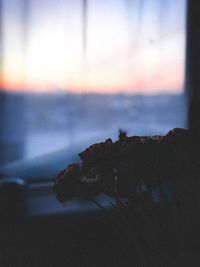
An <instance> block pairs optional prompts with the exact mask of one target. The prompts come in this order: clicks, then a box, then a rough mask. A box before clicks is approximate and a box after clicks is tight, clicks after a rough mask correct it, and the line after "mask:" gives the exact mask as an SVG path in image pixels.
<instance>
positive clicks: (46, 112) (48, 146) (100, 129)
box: [0, 92, 186, 161]
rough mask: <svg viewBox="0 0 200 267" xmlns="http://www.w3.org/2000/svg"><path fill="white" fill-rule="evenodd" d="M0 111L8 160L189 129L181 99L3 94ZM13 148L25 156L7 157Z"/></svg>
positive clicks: (2, 135) (122, 95)
mask: <svg viewBox="0 0 200 267" xmlns="http://www.w3.org/2000/svg"><path fill="white" fill-rule="evenodd" d="M0 106H1V107H0V109H1V110H0V114H1V117H0V126H1V129H3V130H2V131H1V136H0V145H1V148H2V147H4V146H6V147H7V148H8V147H10V150H9V149H6V151H7V152H6V153H7V155H6V156H5V155H4V157H7V160H10V161H11V160H16V158H32V157H36V156H39V155H42V154H46V153H49V152H53V151H55V150H58V149H61V148H64V147H67V146H70V145H72V144H74V143H80V142H83V143H84V142H85V141H86V140H88V139H91V140H92V141H94V140H96V141H100V140H104V139H105V138H107V137H112V138H113V139H116V138H117V136H118V130H119V129H122V130H125V131H127V133H128V135H155V134H165V133H166V132H167V131H168V130H170V129H171V128H173V127H185V126H186V107H185V99H184V97H183V96H182V95H170V94H163V95H125V94H113V95H107V94H105V95H100V94H70V93H60V92H59V93H54V94H41V93H40V94H39V93H38V94H28V93H26V94H10V93H6V94H0ZM9 144H10V146H9ZM13 149H16V150H17V149H18V150H20V151H21V152H20V154H19V155H18V156H17V155H16V156H15V157H14V158H12V157H10V156H9V154H12V155H14V154H15V153H14V152H13V151H12V150H13ZM4 150H5V149H4ZM9 157H10V159H9Z"/></svg>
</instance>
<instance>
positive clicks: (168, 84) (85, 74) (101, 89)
mask: <svg viewBox="0 0 200 267" xmlns="http://www.w3.org/2000/svg"><path fill="white" fill-rule="evenodd" d="M0 4H1V6H0V12H1V13H0V16H1V17H0V18H1V22H2V23H1V28H0V37H1V39H0V47H1V50H0V54H1V55H0V57H1V66H0V88H1V92H0V127H1V134H0V149H1V151H2V152H1V156H0V164H1V165H2V166H3V165H5V164H9V163H11V162H14V161H22V160H23V161H24V160H27V159H28V160H32V159H33V158H36V157H39V156H44V155H50V154H51V155H52V153H57V152H56V151H59V150H63V149H65V152H64V153H66V154H67V155H68V156H69V158H70V155H71V161H73V159H74V158H73V156H72V155H74V154H76V155H77V154H78V152H80V151H81V150H82V149H84V148H85V147H87V146H88V145H90V144H92V143H94V142H99V141H102V140H105V139H106V138H108V137H111V138H113V139H116V138H117V136H118V130H119V129H122V130H125V131H127V133H128V135H154V134H165V133H166V132H167V131H168V130H170V129H171V128H173V127H186V109H185V94H184V71H185V20H186V18H185V17H186V0H182V1H179V0H177V1H173V0H166V1H162V0H134V1H133V0H132V1H131V0H129V1H125V0H117V1H116V0H106V1H104V0H102V1H99V0H82V1H81V0H76V1H74V0H73V1H72V0H69V1H67V0H62V1H61V0H59V1H58V0H46V1H39V0H15V1H13V0H3V1H1V2H0ZM74 147H75V148H76V149H75V150H76V151H75V152H73V153H72V151H74V150H73V148H74ZM63 151H64V150H63ZM45 157H46V156H45ZM69 161H70V159H69ZM66 164H67V162H66ZM66 164H65V165H66Z"/></svg>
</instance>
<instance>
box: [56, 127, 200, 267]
mask: <svg viewBox="0 0 200 267" xmlns="http://www.w3.org/2000/svg"><path fill="white" fill-rule="evenodd" d="M195 140H196V139H195V136H194V135H193V134H192V133H191V132H190V131H189V130H186V129H180V128H175V129H173V130H171V131H169V132H168V133H167V134H166V135H165V136H131V137H127V135H126V133H125V132H122V131H120V134H119V140H118V141H116V142H113V141H112V140H111V139H107V140H106V141H105V142H102V143H98V144H94V145H92V146H90V147H89V148H87V149H86V150H85V151H83V152H81V153H80V154H79V156H80V158H81V163H75V164H71V165H69V166H68V167H67V168H66V169H65V170H63V171H62V172H61V173H59V174H58V177H57V178H56V181H55V184H54V186H53V190H54V192H55V194H56V197H57V199H58V200H59V201H60V202H67V201H69V200H71V199H73V198H75V197H79V198H81V199H90V200H91V201H94V202H95V203H96V204H97V205H98V206H99V207H100V208H102V209H103V211H104V212H105V215H106V216H107V218H108V220H109V221H110V222H111V223H112V225H113V230H114V231H116V234H117V235H118V236H119V238H120V239H121V241H122V240H123V241H124V242H123V244H124V249H126V250H129V251H130V253H131V251H133V249H134V251H136V255H137V257H138V260H139V263H140V264H141V265H142V266H157V265H159V266H160V264H161V262H163V261H164V262H165V263H166V264H167V262H168V261H169V259H172V258H173V257H175V256H174V255H176V257H177V255H178V254H179V255H180V258H183V255H182V254H183V251H185V249H186V250H187V251H188V248H190V247H195V246H196V245H197V244H196V243H195V241H194V240H196V238H195V237H196V234H197V231H198V227H199V223H200V212H199V211H200V177H199V174H200V160H199V158H198V157H197V156H196V146H195V144H196V142H195ZM102 193H103V194H106V195H108V196H111V197H112V198H113V199H114V200H115V202H114V203H115V204H112V209H109V210H107V209H105V208H104V207H103V206H101V204H100V203H98V202H97V201H96V199H95V197H96V196H97V195H99V194H102ZM168 264H171V263H170V262H169V263H168ZM167 266H168V265H167Z"/></svg>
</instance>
